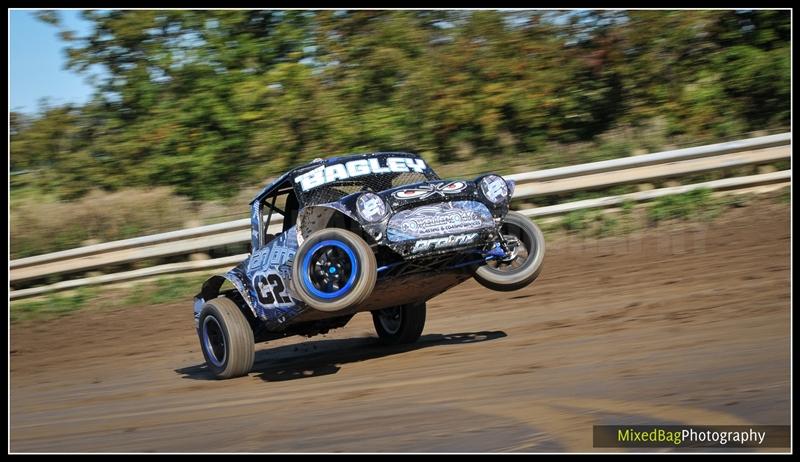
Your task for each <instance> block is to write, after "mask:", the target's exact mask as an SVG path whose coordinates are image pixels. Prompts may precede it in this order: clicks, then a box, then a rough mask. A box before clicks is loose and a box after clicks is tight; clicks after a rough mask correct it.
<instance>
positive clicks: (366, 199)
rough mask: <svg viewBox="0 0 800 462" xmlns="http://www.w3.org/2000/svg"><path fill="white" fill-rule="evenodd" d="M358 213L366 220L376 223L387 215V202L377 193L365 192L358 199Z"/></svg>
mask: <svg viewBox="0 0 800 462" xmlns="http://www.w3.org/2000/svg"><path fill="white" fill-rule="evenodd" d="M356 210H357V211H358V215H359V216H360V217H361V218H363V219H364V220H366V221H368V222H370V223H374V222H376V221H380V220H381V218H383V217H385V216H386V211H387V208H386V202H384V201H383V199H381V198H380V196H378V195H377V194H373V193H370V192H368V193H364V194H362V195H360V196H358V199H357V200H356Z"/></svg>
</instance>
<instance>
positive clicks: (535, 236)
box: [474, 211, 544, 291]
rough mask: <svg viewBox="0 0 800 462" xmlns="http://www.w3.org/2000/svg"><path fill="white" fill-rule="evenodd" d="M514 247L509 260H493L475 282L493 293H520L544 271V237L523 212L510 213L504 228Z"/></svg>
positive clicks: (506, 217) (504, 232)
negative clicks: (516, 291)
mask: <svg viewBox="0 0 800 462" xmlns="http://www.w3.org/2000/svg"><path fill="white" fill-rule="evenodd" d="M500 232H501V233H502V234H503V237H504V238H505V240H506V242H507V243H509V247H510V248H511V255H510V256H509V257H508V258H506V259H505V260H493V261H490V262H488V263H487V264H486V265H485V266H481V267H480V268H478V269H477V271H476V272H475V275H474V277H475V280H476V281H478V282H479V283H480V284H481V285H482V286H484V287H487V288H489V289H492V290H499V291H512V290H519V289H522V288H523V287H526V286H527V285H528V284H530V283H532V282H533V281H534V280H535V279H536V278H537V277H539V273H540V272H541V271H542V262H543V260H544V235H543V234H542V231H541V230H540V229H539V227H538V226H536V224H535V223H534V222H532V221H531V220H530V219H528V217H526V216H525V215H523V214H521V213H519V212H513V211H511V212H508V214H506V216H505V217H504V218H503V224H502V226H501V228H500Z"/></svg>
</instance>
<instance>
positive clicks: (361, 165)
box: [294, 157, 427, 191]
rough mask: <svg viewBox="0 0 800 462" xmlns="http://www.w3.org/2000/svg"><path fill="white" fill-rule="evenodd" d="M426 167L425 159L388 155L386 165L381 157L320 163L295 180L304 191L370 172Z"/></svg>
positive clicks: (398, 171) (419, 170)
mask: <svg viewBox="0 0 800 462" xmlns="http://www.w3.org/2000/svg"><path fill="white" fill-rule="evenodd" d="M426 168H427V166H426V165H425V161H424V160H422V159H412V158H409V157H387V158H386V165H385V166H382V165H381V163H380V161H379V159H359V160H351V161H350V162H345V163H344V164H333V165H328V166H324V165H320V166H319V167H317V168H315V169H314V170H311V171H310V172H306V173H304V174H302V175H298V176H297V177H296V178H295V179H294V181H295V182H297V183H300V187H301V188H303V191H308V190H309V189H313V188H316V187H317V186H322V185H324V184H327V183H333V182H334V181H341V180H346V179H348V178H353V177H357V176H363V175H369V174H370V173H403V172H411V171H413V172H417V173H422V172H423V171H425V169H426Z"/></svg>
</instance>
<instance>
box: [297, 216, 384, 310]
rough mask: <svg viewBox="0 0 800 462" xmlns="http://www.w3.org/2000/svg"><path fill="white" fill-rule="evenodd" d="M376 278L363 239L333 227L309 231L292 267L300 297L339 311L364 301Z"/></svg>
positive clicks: (374, 264) (370, 252)
mask: <svg viewBox="0 0 800 462" xmlns="http://www.w3.org/2000/svg"><path fill="white" fill-rule="evenodd" d="M377 278H378V271H377V264H376V262H375V254H374V253H373V252H372V248H370V246H369V245H368V244H367V243H366V242H364V239H362V238H361V237H359V236H358V235H357V234H355V233H352V232H350V231H347V230H344V229H339V228H333V229H322V230H319V231H315V232H313V233H311V235H310V236H308V238H306V240H305V241H304V242H303V244H302V245H301V246H300V248H299V249H297V255H296V257H295V262H294V265H293V267H292V287H293V289H294V292H295V294H296V295H297V297H298V298H300V300H302V301H303V302H304V303H306V304H307V305H309V306H311V307H312V308H314V309H317V310H320V311H329V312H332V311H341V310H345V309H348V308H353V307H355V306H358V305H359V304H361V303H362V302H364V301H365V300H366V299H367V297H369V296H370V295H371V294H372V289H374V288H375V282H376V280H377Z"/></svg>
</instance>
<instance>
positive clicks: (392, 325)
mask: <svg viewBox="0 0 800 462" xmlns="http://www.w3.org/2000/svg"><path fill="white" fill-rule="evenodd" d="M425 314H426V308H425V302H419V303H410V304H408V305H400V306H393V307H391V308H384V309H382V310H377V311H373V312H372V322H373V323H374V324H375V330H376V331H377V332H378V341H379V342H380V343H381V344H383V345H400V344H405V343H414V342H416V341H417V339H419V336H420V335H421V334H422V329H424V328H425Z"/></svg>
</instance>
